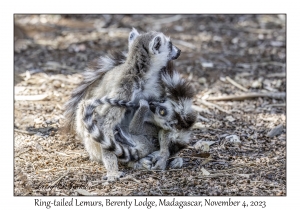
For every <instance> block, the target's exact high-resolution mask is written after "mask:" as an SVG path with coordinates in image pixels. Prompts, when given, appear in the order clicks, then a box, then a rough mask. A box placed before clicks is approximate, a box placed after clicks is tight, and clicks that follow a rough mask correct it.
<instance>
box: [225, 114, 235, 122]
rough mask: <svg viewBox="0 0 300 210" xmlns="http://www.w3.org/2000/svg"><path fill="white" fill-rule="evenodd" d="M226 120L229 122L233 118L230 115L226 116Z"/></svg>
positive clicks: (232, 120)
mask: <svg viewBox="0 0 300 210" xmlns="http://www.w3.org/2000/svg"><path fill="white" fill-rule="evenodd" d="M226 120H228V121H229V122H234V121H235V119H234V118H233V117H232V116H230V115H229V116H227V117H226Z"/></svg>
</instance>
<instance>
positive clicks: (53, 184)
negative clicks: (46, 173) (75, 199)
mask: <svg viewBox="0 0 300 210" xmlns="http://www.w3.org/2000/svg"><path fill="white" fill-rule="evenodd" d="M68 174H69V172H67V173H65V174H64V175H62V176H61V177H59V178H58V179H57V180H56V181H55V182H53V183H52V184H51V185H50V187H53V186H55V185H56V184H57V183H58V182H59V181H60V180H62V178H64V177H65V176H67V175H68Z"/></svg>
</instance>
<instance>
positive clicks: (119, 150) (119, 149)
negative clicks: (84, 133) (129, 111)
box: [83, 96, 138, 162]
mask: <svg viewBox="0 0 300 210" xmlns="http://www.w3.org/2000/svg"><path fill="white" fill-rule="evenodd" d="M102 104H109V105H112V106H119V107H125V108H130V107H138V105H137V104H135V103H133V102H131V101H125V100H118V99H111V98H107V97H106V96H105V97H103V98H100V99H95V100H92V101H90V103H87V104H85V107H84V117H83V123H84V125H85V127H86V129H87V130H88V132H89V134H90V135H91V137H92V138H93V139H94V140H95V141H97V142H99V143H100V144H101V146H102V148H103V149H107V150H109V151H112V152H114V153H115V154H116V155H117V156H118V157H120V158H121V159H122V160H123V161H124V162H127V161H129V160H132V159H135V157H133V156H132V155H131V154H132V152H133V151H131V150H132V149H131V148H130V147H127V146H125V145H122V144H120V143H118V142H115V141H112V140H110V139H106V138H105V136H104V134H103V132H102V131H101V130H100V129H99V127H98V126H97V122H95V121H94V118H93V113H94V111H95V109H96V108H97V107H98V106H99V105H102Z"/></svg>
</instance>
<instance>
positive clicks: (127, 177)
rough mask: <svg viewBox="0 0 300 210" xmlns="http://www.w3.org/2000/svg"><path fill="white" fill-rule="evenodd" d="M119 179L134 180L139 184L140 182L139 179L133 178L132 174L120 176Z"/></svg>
mask: <svg viewBox="0 0 300 210" xmlns="http://www.w3.org/2000/svg"><path fill="white" fill-rule="evenodd" d="M120 180H121V181H126V180H131V181H134V182H136V183H139V184H140V183H141V181H140V180H137V179H135V178H134V177H133V176H126V177H123V178H120Z"/></svg>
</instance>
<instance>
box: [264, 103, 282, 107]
mask: <svg viewBox="0 0 300 210" xmlns="http://www.w3.org/2000/svg"><path fill="white" fill-rule="evenodd" d="M265 107H286V104H285V103H283V104H268V105H266V106H265Z"/></svg>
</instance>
